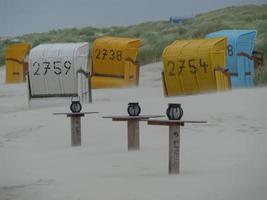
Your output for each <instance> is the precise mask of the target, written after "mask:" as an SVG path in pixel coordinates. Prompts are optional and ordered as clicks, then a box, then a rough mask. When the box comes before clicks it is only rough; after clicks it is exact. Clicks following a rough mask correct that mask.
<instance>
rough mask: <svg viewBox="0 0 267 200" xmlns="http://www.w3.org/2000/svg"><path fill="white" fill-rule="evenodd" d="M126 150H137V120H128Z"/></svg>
mask: <svg viewBox="0 0 267 200" xmlns="http://www.w3.org/2000/svg"><path fill="white" fill-rule="evenodd" d="M127 128H128V150H139V121H138V120H128V121H127Z"/></svg>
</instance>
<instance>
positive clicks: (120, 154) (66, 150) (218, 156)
mask: <svg viewBox="0 0 267 200" xmlns="http://www.w3.org/2000/svg"><path fill="white" fill-rule="evenodd" d="M4 73H5V71H4V69H3V68H0V82H1V83H0V200H31V199H32V200H48V199H49V200H89V199H92V200H93V199H99V200H102V199H114V200H118V199H123V200H135V199H138V200H141V199H142V200H162V199H166V200H172V199H173V200H177V199H182V200H196V199H200V200H202V199H203V200H252V199H253V200H266V198H267V172H266V171H267V106H266V103H267V88H266V87H263V88H253V89H240V90H234V91H229V92H224V93H211V94H202V95H190V96H183V97H173V98H165V97H163V94H162V86H161V79H160V73H161V63H156V64H152V65H147V66H144V67H142V69H141V79H140V87H139V88H128V89H102V90H95V91H93V100H94V103H93V104H91V105H83V111H99V112H100V114H97V115H90V116H89V115H88V116H86V117H85V118H83V119H82V146H81V147H71V146H70V122H69V119H67V118H66V117H65V116H54V115H52V113H53V112H62V111H68V109H69V108H68V106H63V107H50V108H42V109H38V108H35V109H31V110H29V109H28V102H27V94H26V84H12V85H6V84H4ZM129 101H138V102H139V103H140V105H141V107H142V114H165V110H166V107H167V103H169V102H179V103H182V107H183V109H184V117H183V119H185V120H207V121H208V122H209V123H208V124H205V125H204V124H202V125H200V124H191V125H190V124H188V125H187V126H185V127H183V128H182V129H181V173H180V174H179V175H168V129H167V127H160V126H148V125H146V123H142V124H141V126H140V132H141V133H140V139H141V144H140V146H141V149H140V151H137V152H127V143H126V140H127V136H126V123H124V122H112V121H111V120H109V119H102V118H101V116H103V115H111V114H126V107H127V103H128V102H129Z"/></svg>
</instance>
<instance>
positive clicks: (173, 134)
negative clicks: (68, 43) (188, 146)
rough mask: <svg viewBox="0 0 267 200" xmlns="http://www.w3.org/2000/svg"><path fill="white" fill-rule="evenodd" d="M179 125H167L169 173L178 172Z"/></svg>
mask: <svg viewBox="0 0 267 200" xmlns="http://www.w3.org/2000/svg"><path fill="white" fill-rule="evenodd" d="M179 165H180V126H179V125H170V126H169V174H179V167H180V166H179Z"/></svg>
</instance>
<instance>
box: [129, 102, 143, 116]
mask: <svg viewBox="0 0 267 200" xmlns="http://www.w3.org/2000/svg"><path fill="white" fill-rule="evenodd" d="M127 112H128V114H129V115H130V116H138V115H139V114H140V112H141V108H140V106H139V104H138V103H137V102H135V103H128V108H127Z"/></svg>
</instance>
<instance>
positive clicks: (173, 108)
mask: <svg viewBox="0 0 267 200" xmlns="http://www.w3.org/2000/svg"><path fill="white" fill-rule="evenodd" d="M166 114H167V117H168V119H169V120H180V119H181V118H182V116H183V109H182V107H181V104H178V103H169V105H168V108H167V111H166Z"/></svg>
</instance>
